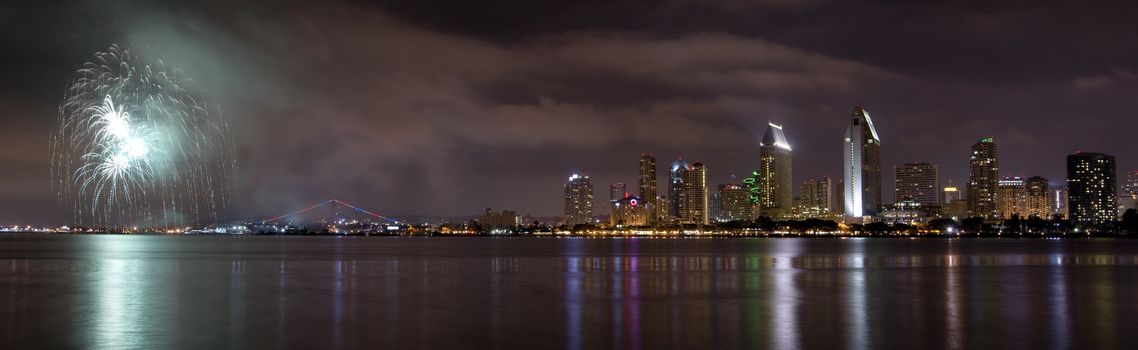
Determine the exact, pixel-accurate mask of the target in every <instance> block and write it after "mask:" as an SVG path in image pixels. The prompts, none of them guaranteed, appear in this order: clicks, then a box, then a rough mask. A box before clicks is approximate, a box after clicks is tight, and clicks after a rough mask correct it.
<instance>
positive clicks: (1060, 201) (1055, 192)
mask: <svg viewBox="0 0 1138 350" xmlns="http://www.w3.org/2000/svg"><path fill="white" fill-rule="evenodd" d="M1047 202H1048V203H1050V204H1051V216H1055V215H1059V216H1061V217H1064V218H1070V215H1069V214H1070V213H1069V212H1068V211H1067V186H1066V185H1063V186H1056V187H1052V188H1051V190H1049V191H1047Z"/></svg>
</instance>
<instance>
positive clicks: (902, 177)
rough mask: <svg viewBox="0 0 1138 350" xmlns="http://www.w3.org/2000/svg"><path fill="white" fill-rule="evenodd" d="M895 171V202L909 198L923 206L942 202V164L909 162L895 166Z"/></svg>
mask: <svg viewBox="0 0 1138 350" xmlns="http://www.w3.org/2000/svg"><path fill="white" fill-rule="evenodd" d="M894 171H895V175H894V178H895V181H896V187H895V188H896V191H895V192H894V195H893V202H894V203H900V202H901V201H903V200H905V199H908V200H911V201H913V202H916V203H920V204H921V205H922V206H931V205H937V204H940V198H939V197H940V193H938V192H939V189H940V166H938V165H936V164H933V163H908V164H904V165H901V166H897V167H894Z"/></svg>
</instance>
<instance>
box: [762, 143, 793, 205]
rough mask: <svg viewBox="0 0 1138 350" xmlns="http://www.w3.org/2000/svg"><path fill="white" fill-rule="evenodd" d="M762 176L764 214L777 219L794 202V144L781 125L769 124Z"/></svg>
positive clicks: (763, 154)
mask: <svg viewBox="0 0 1138 350" xmlns="http://www.w3.org/2000/svg"><path fill="white" fill-rule="evenodd" d="M759 176H760V177H759V191H760V196H759V209H760V210H761V212H762V214H763V215H766V216H770V217H776V216H778V215H780V214H785V213H786V212H787V211H789V210H790V207H791V205H792V204H793V200H794V187H793V181H792V177H791V158H790V143H788V142H787V141H786V135H785V134H783V132H782V126H781V125H775V124H773V123H767V132H766V134H763V141H762V142H760V143H759Z"/></svg>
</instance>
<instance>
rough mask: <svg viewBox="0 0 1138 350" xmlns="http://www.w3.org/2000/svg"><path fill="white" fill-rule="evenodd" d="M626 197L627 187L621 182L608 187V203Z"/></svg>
mask: <svg viewBox="0 0 1138 350" xmlns="http://www.w3.org/2000/svg"><path fill="white" fill-rule="evenodd" d="M627 195H628V186H626V185H625V184H624V183H623V182H617V183H614V184H612V185H609V201H615V200H617V199H622V198H624V197H627Z"/></svg>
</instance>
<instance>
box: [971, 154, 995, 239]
mask: <svg viewBox="0 0 1138 350" xmlns="http://www.w3.org/2000/svg"><path fill="white" fill-rule="evenodd" d="M999 185H1000V161H999V151H998V149H997V148H996V141H995V140H993V139H992V138H991V137H985V138H982V139H980V141H978V142H976V144H973V145H972V153H971V154H970V155H969V161H968V215H969V216H973V217H981V218H985V219H998V218H999V217H1000V214H999V210H998V208H996V205H997V203H996V197H997V196H998V191H999Z"/></svg>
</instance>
